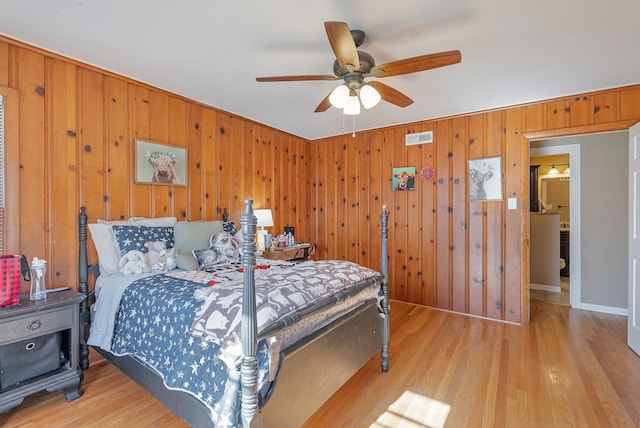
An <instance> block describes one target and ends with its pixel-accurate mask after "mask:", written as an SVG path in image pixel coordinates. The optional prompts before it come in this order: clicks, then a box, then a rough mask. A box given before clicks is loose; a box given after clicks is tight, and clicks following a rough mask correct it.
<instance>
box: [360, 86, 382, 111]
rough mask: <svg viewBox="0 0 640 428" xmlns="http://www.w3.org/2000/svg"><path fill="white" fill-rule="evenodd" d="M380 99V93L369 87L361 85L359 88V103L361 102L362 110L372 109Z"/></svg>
mask: <svg viewBox="0 0 640 428" xmlns="http://www.w3.org/2000/svg"><path fill="white" fill-rule="evenodd" d="M381 99H382V97H381V96H380V93H378V91H377V90H376V88H374V87H373V86H371V85H363V86H362V87H361V88H360V101H362V105H363V106H364V108H367V109H369V108H371V107H374V106H375V105H376V104H378V103H379V102H380V100H381Z"/></svg>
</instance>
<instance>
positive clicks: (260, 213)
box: [253, 209, 273, 251]
mask: <svg viewBox="0 0 640 428" xmlns="http://www.w3.org/2000/svg"><path fill="white" fill-rule="evenodd" d="M253 214H255V216H256V219H257V223H256V226H258V227H259V228H260V229H258V230H257V231H256V244H257V246H258V251H264V250H265V248H264V235H266V234H267V230H266V229H265V227H273V215H272V214H271V210H269V209H263V210H255V211H254V212H253Z"/></svg>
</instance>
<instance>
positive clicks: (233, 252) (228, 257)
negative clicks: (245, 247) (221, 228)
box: [193, 232, 240, 270]
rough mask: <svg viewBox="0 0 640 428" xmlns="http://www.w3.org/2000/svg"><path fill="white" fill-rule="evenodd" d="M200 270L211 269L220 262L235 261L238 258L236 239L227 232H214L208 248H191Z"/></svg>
mask: <svg viewBox="0 0 640 428" xmlns="http://www.w3.org/2000/svg"><path fill="white" fill-rule="evenodd" d="M193 255H194V257H195V258H196V260H197V261H198V268H199V269H200V270H211V269H213V268H215V266H216V265H219V264H221V263H229V262H236V261H238V260H239V258H240V251H239V250H238V241H236V240H235V238H234V237H233V236H231V234H230V233H229V232H218V233H214V234H213V235H212V236H211V239H210V240H209V248H207V249H204V250H193Z"/></svg>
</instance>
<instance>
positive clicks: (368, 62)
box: [333, 51, 376, 78]
mask: <svg viewBox="0 0 640 428" xmlns="http://www.w3.org/2000/svg"><path fill="white" fill-rule="evenodd" d="M358 59H359V60H360V66H359V67H358V69H357V70H355V72H358V73H360V74H366V73H369V71H371V68H373V67H375V65H376V61H375V60H374V59H373V57H372V56H371V55H370V54H369V53H367V52H364V51H358ZM333 74H335V75H336V76H338V77H342V78H343V77H345V76H346V75H348V74H349V70H347V69H345V68H343V67H341V66H340V63H339V62H338V60H335V61H333Z"/></svg>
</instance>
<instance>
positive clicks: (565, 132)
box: [522, 119, 638, 142]
mask: <svg viewBox="0 0 640 428" xmlns="http://www.w3.org/2000/svg"><path fill="white" fill-rule="evenodd" d="M637 122H638V120H637V119H627V120H620V121H617V122H607V123H597V124H594V125H585V126H574V127H568V128H561V129H543V130H539V131H532V132H524V133H523V134H522V136H523V137H524V138H526V140H527V142H529V141H532V140H542V139H548V138H559V137H568V136H571V135H586V134H597V133H600V132H614V131H623V130H627V129H629V128H630V127H631V126H632V125H634V124H635V123H637Z"/></svg>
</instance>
